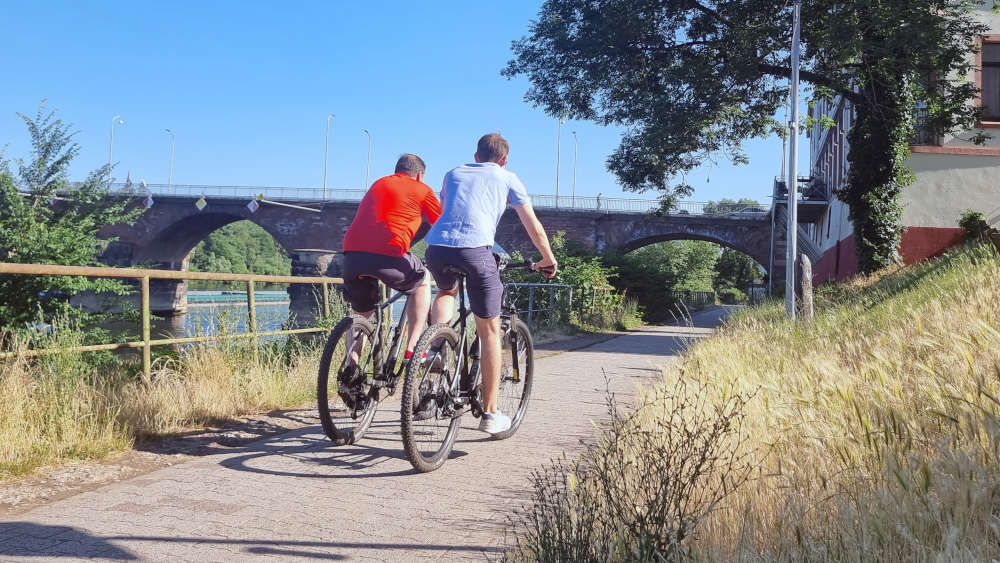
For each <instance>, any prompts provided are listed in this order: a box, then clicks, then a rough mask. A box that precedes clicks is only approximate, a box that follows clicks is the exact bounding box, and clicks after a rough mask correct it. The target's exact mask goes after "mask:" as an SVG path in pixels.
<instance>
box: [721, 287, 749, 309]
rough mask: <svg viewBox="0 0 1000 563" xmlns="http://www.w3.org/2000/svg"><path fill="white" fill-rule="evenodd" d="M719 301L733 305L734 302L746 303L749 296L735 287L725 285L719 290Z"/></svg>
mask: <svg viewBox="0 0 1000 563" xmlns="http://www.w3.org/2000/svg"><path fill="white" fill-rule="evenodd" d="M718 295H719V301H721V302H723V303H725V304H726V305H735V304H736V303H746V302H747V301H748V300H749V298H748V297H747V294H746V293H743V292H742V291H740V290H738V289H736V288H735V287H727V288H725V289H723V290H720V291H719V294H718Z"/></svg>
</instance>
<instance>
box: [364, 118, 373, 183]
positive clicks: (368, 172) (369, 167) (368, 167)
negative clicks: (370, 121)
mask: <svg viewBox="0 0 1000 563" xmlns="http://www.w3.org/2000/svg"><path fill="white" fill-rule="evenodd" d="M364 132H365V135H368V164H367V165H365V189H366V190H367V189H368V178H369V177H370V175H371V171H372V134H371V133H369V132H368V130H367V129H365V130H364Z"/></svg>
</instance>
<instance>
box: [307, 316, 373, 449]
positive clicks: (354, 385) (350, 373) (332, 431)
mask: <svg viewBox="0 0 1000 563" xmlns="http://www.w3.org/2000/svg"><path fill="white" fill-rule="evenodd" d="M348 337H350V338H351V340H352V342H353V343H354V348H355V350H356V351H357V354H356V359H352V357H351V354H349V353H348V349H347V347H348V342H347V340H348ZM374 337H375V328H374V327H373V326H372V324H371V322H369V321H368V319H365V318H364V317H359V316H353V317H344V319H343V320H341V321H340V322H339V323H337V326H336V327H335V328H334V329H333V332H331V333H330V338H329V339H328V340H327V342H326V347H325V348H324V349H323V355H322V357H321V358H320V361H319V375H318V376H317V378H316V397H317V403H318V404H317V407H318V410H319V420H320V422H321V423H322V424H323V431H324V432H325V433H326V435H327V436H328V437H329V438H330V440H332V441H333V443H334V444H336V445H338V446H343V445H346V444H353V443H355V442H357V441H358V440H360V439H361V437H362V436H364V434H365V432H367V431H368V427H369V426H371V423H372V419H373V418H374V417H375V411H376V410H377V409H378V397H377V395H376V393H375V392H374V390H373V389H372V375H373V369H375V367H376V364H379V363H380V362H377V361H375V360H376V359H377V358H374V357H373V356H374V352H373V350H374V340H373V339H374ZM359 340H360V342H359ZM341 383H343V385H341ZM342 390H344V391H346V392H345V393H344V397H346V399H345V398H342V397H341V393H340V392H341V391H342Z"/></svg>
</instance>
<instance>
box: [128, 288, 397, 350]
mask: <svg viewBox="0 0 1000 563" xmlns="http://www.w3.org/2000/svg"><path fill="white" fill-rule="evenodd" d="M221 293H222V292H217V291H216V292H213V291H189V292H188V312H187V313H186V314H183V315H177V316H175V317H171V318H161V317H153V319H152V321H151V323H150V332H151V336H152V338H154V339H157V338H184V337H189V336H211V335H215V334H218V333H219V332H220V330H222V331H224V332H229V333H243V332H246V330H247V321H248V319H249V313H248V311H247V302H246V294H244V293H242V292H240V294H237V295H231V294H225V295H220V294H221ZM282 296H284V299H282V298H281V297H282ZM255 298H256V299H257V330H258V331H260V332H267V331H274V330H281V329H282V327H283V326H284V325H285V323H286V322H287V321H288V310H289V308H288V301H287V294H286V293H285V292H283V291H282V292H267V291H259V292H257V293H255ZM404 303H405V300H403V299H400V300H398V301H397V302H396V303H394V304H393V311H392V318H393V321H397V320H399V317H400V315H401V314H402V312H403V305H404ZM108 328H111V329H112V330H113V331H114V332H118V333H126V334H128V335H129V336H132V337H137V336H138V334H139V333H138V331H139V327H138V326H136V323H128V324H126V323H121V322H115V323H113V325H110V326H108Z"/></svg>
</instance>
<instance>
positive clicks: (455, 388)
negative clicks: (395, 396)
mask: <svg viewBox="0 0 1000 563" xmlns="http://www.w3.org/2000/svg"><path fill="white" fill-rule="evenodd" d="M494 256H495V257H496V259H497V262H498V267H499V269H500V272H501V274H502V273H503V272H504V271H505V270H509V269H512V268H526V269H530V268H532V266H533V265H532V264H531V263H530V262H524V263H518V264H509V263H508V262H507V260H506V259H505V258H502V257H500V256H499V255H497V254H494ZM450 271H451V272H452V273H455V274H457V275H458V276H459V283H458V304H459V306H458V318H457V319H456V320H455V321H454V322H452V323H451V324H449V323H439V324H435V325H432V326H430V327H428V328H427V330H426V331H425V332H424V334H423V335H421V337H420V340H419V341H418V342H417V345H416V347H415V348H414V350H413V357H414V358H423V361H411V362H410V363H409V365H408V366H407V369H406V377H405V379H404V381H403V391H402V399H401V405H400V418H401V426H402V434H403V447H404V449H405V450H406V457H407V458H408V459H409V460H410V463H411V464H412V465H413V468H414V469H416V470H417V471H419V472H421V473H425V472H428V471H433V470H435V469H437V468H439V467H441V465H443V464H444V462H445V461H446V460H447V459H448V456H449V455H450V454H451V450H452V448H453V447H454V445H455V438H456V437H457V434H458V428H459V423H460V420H461V417H462V415H463V414H465V413H466V412H471V413H472V415H473V416H474V417H476V418H479V417H481V416H482V415H483V398H482V392H481V390H480V389H479V383H480V375H481V374H480V372H479V357H480V356H479V337H478V336H476V337H475V339H474V340H473V341H472V343H471V344H470V343H469V339H468V336H467V325H468V322H467V321H468V319H469V315H471V314H472V311H471V310H470V309H469V308H468V306H467V305H466V300H465V273H464V272H462V271H460V270H458V269H455V268H451V269H450ZM502 299H503V301H502V302H503V306H502V307H501V313H500V334H501V339H502V340H501V342H502V349H501V357H502V359H503V363H502V364H501V370H500V396H499V401H498V402H499V403H500V410H501V411H503V412H504V413H507V414H508V415H511V413H513V415H511V425H510V429H509V430H506V431H504V432H502V433H499V434H495V435H494V436H493V437H494V438H496V439H499V440H502V439H505V438H509V437H511V436H513V435H514V433H515V432H517V429H518V427H519V426H520V425H521V422H522V421H523V420H524V415H525V412H526V411H527V407H528V400H529V399H530V398H531V386H532V380H533V375H534V367H535V357H534V354H535V346H534V342H533V340H532V338H531V330H530V329H529V328H528V325H526V324H525V323H524V322H523V321H521V320H520V319H519V318H517V308H516V307H515V306H514V305H513V304H511V303H510V299H509V296H508V292H507V287H506V285H505V286H504V291H503V298H502ZM456 375H457V376H458V377H456Z"/></svg>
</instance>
